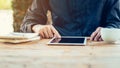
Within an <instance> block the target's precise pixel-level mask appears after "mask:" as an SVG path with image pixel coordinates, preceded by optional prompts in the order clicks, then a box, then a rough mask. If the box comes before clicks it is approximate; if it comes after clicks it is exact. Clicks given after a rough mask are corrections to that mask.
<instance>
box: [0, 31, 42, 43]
mask: <svg viewBox="0 0 120 68" xmlns="http://www.w3.org/2000/svg"><path fill="white" fill-rule="evenodd" d="M34 40H40V36H39V35H38V34H37V33H17V32H13V33H9V34H4V35H0V42H6V43H21V42H28V41H34Z"/></svg>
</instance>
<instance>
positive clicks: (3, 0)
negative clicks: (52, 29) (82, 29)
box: [0, 0, 120, 68]
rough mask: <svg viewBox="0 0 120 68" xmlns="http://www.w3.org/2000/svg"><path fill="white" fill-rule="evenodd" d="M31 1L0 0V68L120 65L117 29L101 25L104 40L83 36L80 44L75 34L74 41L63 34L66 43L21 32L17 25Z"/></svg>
mask: <svg viewBox="0 0 120 68" xmlns="http://www.w3.org/2000/svg"><path fill="white" fill-rule="evenodd" d="M32 1H33V0H0V68H119V67H120V64H119V63H120V29H107V28H104V29H101V34H102V38H103V41H90V40H89V37H85V41H84V44H82V45H81V44H78V43H79V42H76V41H78V37H77V40H76V41H71V40H73V39H75V38H76V37H74V38H73V37H72V38H68V37H65V39H66V38H67V39H68V40H69V44H65V43H66V42H65V41H60V40H61V39H59V40H57V42H56V39H55V38H54V40H53V39H42V38H40V36H39V35H38V34H36V33H21V32H20V26H21V24H22V21H23V18H24V16H25V14H26V11H27V9H28V8H29V7H30V6H31V4H32ZM50 14H51V13H50V12H48V14H47V16H48V22H51V15H50ZM80 38H81V37H80ZM80 38H79V39H80ZM82 38H83V37H82ZM63 39H64V38H63ZM65 39H64V40H65ZM70 39H71V40H70ZM52 40H53V41H52ZM51 41H52V42H51ZM53 42H55V43H53ZM61 42H64V43H62V44H61ZM67 42H68V41H67ZM71 42H73V43H77V45H76V44H73V43H71ZM48 43H50V45H49V44H48ZM51 43H52V44H51ZM58 43H60V44H58Z"/></svg>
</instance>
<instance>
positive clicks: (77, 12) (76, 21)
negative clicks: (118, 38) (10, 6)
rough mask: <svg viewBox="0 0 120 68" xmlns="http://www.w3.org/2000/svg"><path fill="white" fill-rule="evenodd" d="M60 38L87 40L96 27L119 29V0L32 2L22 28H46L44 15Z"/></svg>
mask: <svg viewBox="0 0 120 68" xmlns="http://www.w3.org/2000/svg"><path fill="white" fill-rule="evenodd" d="M48 10H50V11H51V14H52V21H53V26H54V27H55V28H56V29H57V30H58V32H59V33H60V34H61V35H62V36H90V35H91V34H92V32H94V31H95V30H96V28H97V27H108V28H120V0H33V4H32V6H31V8H29V10H28V12H27V14H26V16H25V18H24V21H23V25H22V27H21V30H22V31H23V32H32V31H31V27H32V25H35V24H41V25H45V24H46V22H47V16H46V13H47V11H48Z"/></svg>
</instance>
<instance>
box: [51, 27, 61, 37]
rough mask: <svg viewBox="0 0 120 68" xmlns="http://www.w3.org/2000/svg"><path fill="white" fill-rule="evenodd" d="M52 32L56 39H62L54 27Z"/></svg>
mask: <svg viewBox="0 0 120 68" xmlns="http://www.w3.org/2000/svg"><path fill="white" fill-rule="evenodd" d="M52 32H53V33H54V36H55V37H58V38H61V36H60V34H59V33H58V31H57V30H56V29H55V28H54V27H53V26H52Z"/></svg>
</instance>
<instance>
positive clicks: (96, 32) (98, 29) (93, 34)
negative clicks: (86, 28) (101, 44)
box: [90, 27, 101, 41]
mask: <svg viewBox="0 0 120 68" xmlns="http://www.w3.org/2000/svg"><path fill="white" fill-rule="evenodd" d="M100 29H101V27H98V28H97V29H96V30H95V32H93V33H92V35H91V37H90V40H91V41H93V40H94V38H95V37H96V35H97V34H98V32H99V31H100Z"/></svg>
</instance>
